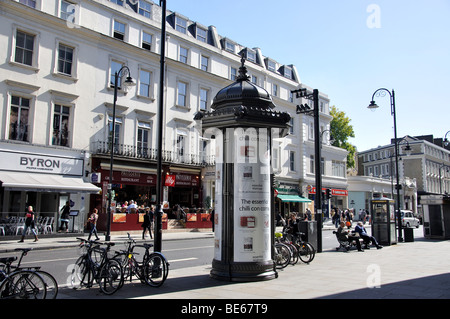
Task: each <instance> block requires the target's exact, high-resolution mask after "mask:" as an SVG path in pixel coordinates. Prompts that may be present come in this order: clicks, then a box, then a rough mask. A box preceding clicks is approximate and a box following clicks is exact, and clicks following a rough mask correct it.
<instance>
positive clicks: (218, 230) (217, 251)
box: [213, 163, 223, 261]
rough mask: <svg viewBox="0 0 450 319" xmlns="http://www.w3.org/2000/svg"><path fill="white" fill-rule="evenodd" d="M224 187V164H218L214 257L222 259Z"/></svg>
mask: <svg viewBox="0 0 450 319" xmlns="http://www.w3.org/2000/svg"><path fill="white" fill-rule="evenodd" d="M222 188H223V164H222V163H217V164H216V190H215V192H216V193H215V203H214V204H215V205H214V221H213V223H214V259H216V260H218V261H220V260H222V253H221V252H222V216H223V215H222V214H223V212H222V209H223V203H222Z"/></svg>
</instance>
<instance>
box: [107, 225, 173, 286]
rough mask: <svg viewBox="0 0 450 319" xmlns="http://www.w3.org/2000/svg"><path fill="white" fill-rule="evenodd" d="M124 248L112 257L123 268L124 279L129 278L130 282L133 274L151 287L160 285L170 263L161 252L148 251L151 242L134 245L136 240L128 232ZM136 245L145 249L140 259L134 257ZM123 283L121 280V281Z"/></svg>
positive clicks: (151, 245) (165, 277)
mask: <svg viewBox="0 0 450 319" xmlns="http://www.w3.org/2000/svg"><path fill="white" fill-rule="evenodd" d="M125 245H126V250H121V251H119V252H116V255H115V256H114V258H116V259H117V260H119V262H120V263H121V265H122V267H123V270H124V276H123V277H124V278H123V279H124V281H125V280H127V279H129V280H130V282H131V281H132V279H133V276H136V277H137V278H138V279H139V280H140V281H141V282H142V283H145V284H147V285H149V286H152V287H160V286H161V285H162V284H163V283H164V281H165V280H166V279H167V276H168V275H169V266H170V264H169V263H168V261H167V260H166V258H165V257H164V255H163V254H161V253H160V252H153V253H150V252H149V249H150V248H151V247H153V244H145V243H144V244H143V245H136V241H135V240H134V239H132V238H131V236H130V234H129V233H128V241H127V242H126V243H125ZM136 247H139V248H143V249H144V250H145V252H144V256H143V258H142V261H141V262H139V261H138V260H137V259H136V257H135V256H136V255H139V253H136V252H135V251H134V249H135V248H136ZM122 285H123V282H122Z"/></svg>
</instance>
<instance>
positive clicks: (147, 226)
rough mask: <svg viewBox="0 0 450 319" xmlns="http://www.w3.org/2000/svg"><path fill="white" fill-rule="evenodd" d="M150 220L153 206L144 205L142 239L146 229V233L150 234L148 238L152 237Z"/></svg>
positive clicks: (151, 219)
mask: <svg viewBox="0 0 450 319" xmlns="http://www.w3.org/2000/svg"><path fill="white" fill-rule="evenodd" d="M152 221H153V207H152V208H150V207H146V208H145V214H144V222H143V223H142V225H141V226H142V228H143V230H142V239H145V232H146V231H147V229H148V233H149V234H150V238H151V239H153V236H152Z"/></svg>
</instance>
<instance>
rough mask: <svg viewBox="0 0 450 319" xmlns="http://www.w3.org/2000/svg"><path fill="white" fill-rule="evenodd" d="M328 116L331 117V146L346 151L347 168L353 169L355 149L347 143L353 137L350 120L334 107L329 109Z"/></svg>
mask: <svg viewBox="0 0 450 319" xmlns="http://www.w3.org/2000/svg"><path fill="white" fill-rule="evenodd" d="M330 115H331V116H332V117H333V120H331V123H330V134H331V138H332V139H333V143H332V145H333V146H336V147H340V148H343V149H346V150H347V151H348V155H347V168H353V167H355V154H356V147H355V146H354V145H352V144H350V143H349V142H348V139H349V137H355V132H354V131H353V126H352V125H351V124H350V121H351V120H350V119H349V118H348V117H347V116H346V115H345V112H343V111H340V110H339V109H338V108H337V107H336V106H334V105H333V106H332V107H331V109H330Z"/></svg>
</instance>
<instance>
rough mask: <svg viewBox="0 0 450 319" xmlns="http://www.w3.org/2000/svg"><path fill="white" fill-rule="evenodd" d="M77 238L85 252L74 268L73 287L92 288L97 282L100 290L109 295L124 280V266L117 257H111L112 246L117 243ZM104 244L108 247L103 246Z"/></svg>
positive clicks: (118, 287) (117, 288)
mask: <svg viewBox="0 0 450 319" xmlns="http://www.w3.org/2000/svg"><path fill="white" fill-rule="evenodd" d="M77 239H78V240H80V241H81V243H80V249H82V250H83V252H82V255H81V256H80V257H79V258H78V260H77V261H76V262H75V267H74V269H73V270H72V275H71V282H72V287H73V288H74V289H78V288H81V287H87V288H91V287H92V286H93V285H94V283H97V284H98V285H99V286H100V290H101V291H102V292H103V293H104V294H107V295H112V294H113V293H115V292H116V291H117V290H119V289H120V287H121V285H122V281H123V270H122V266H121V264H120V263H119V262H118V261H117V260H116V259H114V258H111V257H109V254H110V250H111V247H112V246H114V245H115V243H111V242H105V243H100V242H98V241H91V240H85V239H83V238H77ZM102 245H104V246H106V247H105V248H104V247H101V246H102Z"/></svg>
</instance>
